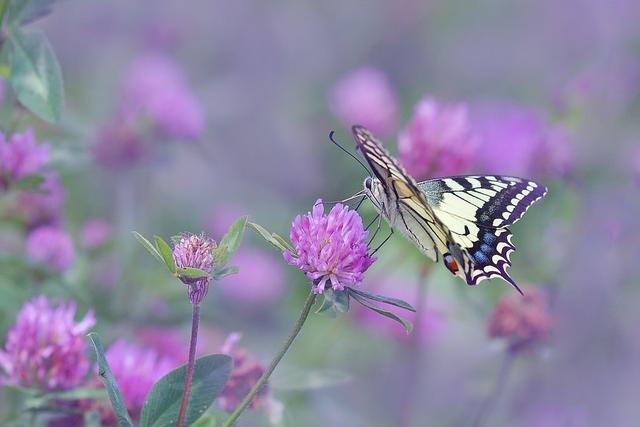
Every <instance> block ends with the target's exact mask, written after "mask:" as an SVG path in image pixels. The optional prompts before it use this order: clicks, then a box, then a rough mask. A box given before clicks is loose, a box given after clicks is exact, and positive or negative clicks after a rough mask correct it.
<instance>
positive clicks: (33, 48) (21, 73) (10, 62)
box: [0, 28, 64, 122]
mask: <svg viewBox="0 0 640 427" xmlns="http://www.w3.org/2000/svg"><path fill="white" fill-rule="evenodd" d="M0 56H2V58H4V59H5V60H6V61H7V64H3V65H5V66H7V67H8V71H7V72H8V81H9V83H10V85H11V87H12V88H13V90H14V92H15V95H16V97H17V98H18V101H20V103H21V104H22V105H24V106H25V107H26V108H27V109H28V110H30V111H31V112H32V113H34V114H35V115H37V116H39V117H40V118H42V119H43V120H46V121H49V122H57V121H58V120H59V119H60V116H61V114H62V108H63V105H64V89H63V83H62V73H61V72H60V65H59V64H58V60H57V59H56V57H55V54H54V53H53V50H52V49H51V46H50V45H49V42H48V40H47V38H46V37H45V35H44V34H43V33H41V32H39V31H32V32H25V31H23V30H22V29H20V28H11V29H10V31H9V33H8V35H7V39H6V40H5V41H4V42H3V44H2V52H1V53H0Z"/></svg>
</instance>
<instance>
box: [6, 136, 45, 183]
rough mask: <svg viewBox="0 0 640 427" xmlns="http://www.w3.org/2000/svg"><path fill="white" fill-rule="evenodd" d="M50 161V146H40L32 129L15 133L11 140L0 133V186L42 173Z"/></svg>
mask: <svg viewBox="0 0 640 427" xmlns="http://www.w3.org/2000/svg"><path fill="white" fill-rule="evenodd" d="M48 161H49V146H48V145H46V144H38V143H37V141H36V137H35V135H34V133H33V130H32V129H27V130H26V131H25V132H24V133H14V134H12V135H11V137H10V138H9V140H6V138H5V135H4V134H3V133H1V132H0V184H2V186H3V187H5V188H6V187H7V186H8V185H9V184H10V183H11V182H13V181H17V180H19V179H20V178H24V177H25V176H28V175H33V174H35V173H37V172H40V171H41V169H42V167H43V166H44V165H45V164H46V163H47V162H48Z"/></svg>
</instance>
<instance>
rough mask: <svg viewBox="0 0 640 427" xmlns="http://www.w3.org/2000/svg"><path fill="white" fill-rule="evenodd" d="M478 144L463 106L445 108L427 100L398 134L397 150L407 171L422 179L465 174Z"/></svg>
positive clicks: (418, 106) (427, 98) (432, 99)
mask: <svg viewBox="0 0 640 427" xmlns="http://www.w3.org/2000/svg"><path fill="white" fill-rule="evenodd" d="M478 142H479V140H478V137H477V136H476V135H475V133H474V132H473V131H472V127H471V123H470V121H469V113H468V109H467V106H466V105H465V104H444V103H440V102H438V101H437V100H436V99H434V98H432V97H426V98H424V99H423V100H422V101H420V102H419V103H418V105H416V107H415V110H414V112H413V117H412V118H411V120H410V121H409V123H408V124H407V126H406V127H405V129H404V130H403V131H402V132H401V133H400V136H399V138H398V150H399V155H400V160H401V162H402V164H403V165H404V166H405V167H406V168H407V171H408V172H409V173H410V174H411V175H413V176H414V177H416V178H418V179H424V178H430V177H434V176H446V175H457V174H461V173H465V172H467V171H468V170H469V168H471V166H473V162H474V159H475V155H476V150H477V147H478Z"/></svg>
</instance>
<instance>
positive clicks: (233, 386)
mask: <svg viewBox="0 0 640 427" xmlns="http://www.w3.org/2000/svg"><path fill="white" fill-rule="evenodd" d="M241 337H242V335H241V334H239V333H232V334H229V336H228V337H227V339H226V340H225V342H224V344H223V346H222V350H221V351H222V353H224V354H228V355H229V356H231V357H232V358H233V369H232V370H231V374H230V375H229V379H228V380H227V382H226V383H225V384H224V388H223V389H222V392H221V393H220V396H219V397H218V405H219V406H220V409H222V410H223V411H226V412H233V411H234V410H235V409H236V407H237V406H238V405H239V404H240V402H242V400H243V399H244V397H245V396H246V395H247V394H249V391H251V389H252V388H253V386H254V385H255V384H256V383H257V382H258V380H259V379H260V377H261V376H262V374H263V373H264V367H262V365H260V364H259V363H258V362H256V361H255V360H254V359H253V358H252V357H251V356H250V355H249V353H248V352H247V351H246V350H244V349H242V348H237V344H238V342H239V341H240V339H241ZM268 393H269V389H268V386H267V385H266V384H265V386H264V387H262V388H261V389H260V391H259V392H258V394H256V395H255V396H254V398H253V399H252V400H251V403H250V404H249V408H251V409H257V408H258V407H260V406H266V402H267V400H266V398H267V395H268Z"/></svg>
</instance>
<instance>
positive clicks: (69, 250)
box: [27, 225, 76, 273]
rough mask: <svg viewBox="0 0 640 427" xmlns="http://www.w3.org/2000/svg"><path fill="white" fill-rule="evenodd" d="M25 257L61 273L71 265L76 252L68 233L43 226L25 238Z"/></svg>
mask: <svg viewBox="0 0 640 427" xmlns="http://www.w3.org/2000/svg"><path fill="white" fill-rule="evenodd" d="M27 257H28V258H29V259H30V260H31V261H33V262H36V263H40V264H44V265H46V266H47V267H49V268H51V269H52V270H55V271H58V272H60V273H63V272H65V271H67V270H68V269H69V268H71V266H72V265H73V263H74V261H75V259H76V251H75V248H74V246H73V240H72V239H71V236H70V235H69V233H67V232H66V231H64V230H62V229H61V228H58V227H56V226H48V225H44V226H41V227H38V228H36V229H35V230H33V231H32V232H31V233H30V234H29V236H28V237H27Z"/></svg>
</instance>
